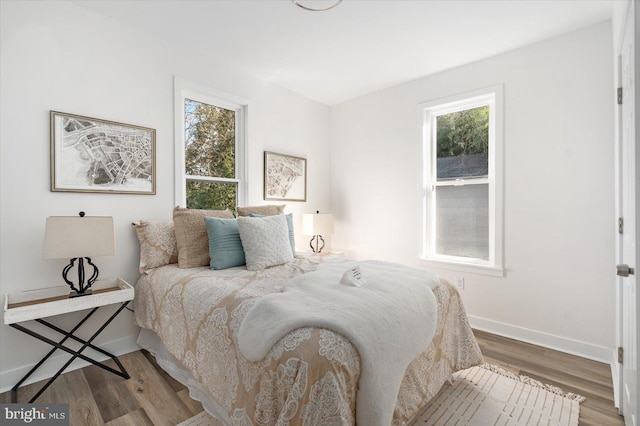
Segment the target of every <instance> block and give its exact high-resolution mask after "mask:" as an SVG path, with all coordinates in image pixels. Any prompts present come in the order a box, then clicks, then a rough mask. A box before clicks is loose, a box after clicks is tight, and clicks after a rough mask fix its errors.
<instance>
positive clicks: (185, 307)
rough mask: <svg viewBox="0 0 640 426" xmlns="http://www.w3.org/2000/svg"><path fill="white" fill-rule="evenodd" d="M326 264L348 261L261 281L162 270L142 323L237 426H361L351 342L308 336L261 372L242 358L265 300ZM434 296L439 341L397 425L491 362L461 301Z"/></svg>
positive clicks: (140, 306) (141, 306)
mask: <svg viewBox="0 0 640 426" xmlns="http://www.w3.org/2000/svg"><path fill="white" fill-rule="evenodd" d="M323 261H326V262H340V261H343V260H342V259H341V258H340V257H336V256H313V257H303V258H296V259H294V260H293V261H292V262H290V263H288V264H286V265H282V266H276V267H272V268H267V269H263V270H261V271H247V270H246V269H245V268H244V267H238V268H231V269H226V270H220V271H212V270H210V269H209V268H206V267H203V268H191V269H179V268H178V267H177V265H167V266H163V267H160V268H156V269H154V270H153V271H151V272H150V273H149V274H147V275H142V276H141V277H140V279H139V280H138V283H137V286H136V298H135V314H136V320H137V322H138V324H139V325H140V326H141V327H143V328H146V329H150V330H152V331H154V332H155V333H156V334H157V335H158V336H159V337H160V339H161V340H162V341H163V343H164V346H165V347H166V349H167V350H168V352H169V353H170V354H171V355H173V356H174V357H175V358H176V359H177V360H178V361H179V362H180V363H181V364H182V365H183V366H184V367H185V368H186V369H187V370H189V371H190V372H191V374H192V375H193V376H194V378H195V379H196V380H197V381H198V382H199V383H200V385H201V386H202V388H204V389H206V391H207V393H208V394H209V396H210V397H211V398H212V399H214V400H215V401H216V402H217V405H218V406H219V407H222V410H224V411H226V413H220V412H218V413H211V414H213V415H216V416H218V417H222V418H221V420H222V421H224V422H225V423H227V424H229V425H242V426H245V425H247V426H249V425H256V426H257V425H276V424H277V425H288V424H298V425H353V424H355V399H356V392H357V389H358V379H359V375H360V360H359V356H358V353H357V352H356V350H355V349H354V347H353V346H352V345H351V343H349V341H348V340H346V339H345V338H344V337H342V336H340V335H338V334H336V333H334V332H331V331H328V330H325V329H317V328H300V329H298V330H295V331H293V332H291V333H289V334H288V335H287V336H285V337H284V338H283V339H281V340H280V341H279V342H278V343H277V344H276V345H275V346H274V347H273V348H272V349H271V351H270V352H269V354H268V355H267V356H266V357H265V359H263V360H262V361H259V362H250V361H248V360H246V359H245V358H244V357H243V356H242V355H241V354H240V351H239V349H238V342H237V333H238V329H239V327H240V324H241V323H242V319H243V318H244V316H245V315H246V313H247V311H248V310H249V308H251V306H253V304H254V303H256V301H257V300H258V298H259V297H260V296H262V295H265V294H268V293H272V292H276V291H280V289H281V288H282V286H283V285H284V283H286V282H287V281H288V280H290V279H291V278H293V277H295V276H297V275H299V274H302V273H306V272H310V271H313V270H315V269H316V268H317V266H318V264H319V262H323ZM434 294H435V296H436V300H437V301H438V322H437V326H436V333H435V337H434V338H433V340H432V342H431V344H430V345H429V347H428V349H427V350H426V351H425V352H424V353H423V354H422V355H420V356H419V357H417V358H416V359H414V360H413V361H412V362H411V364H410V365H409V367H408V368H407V371H406V372H405V375H404V378H403V381H402V385H401V387H400V393H399V395H398V401H397V403H396V407H395V411H394V418H393V425H405V424H407V423H408V422H409V421H410V420H411V419H412V418H413V417H414V416H415V415H416V414H418V412H419V411H420V410H421V408H422V407H424V406H425V404H426V403H427V402H428V401H429V400H430V399H431V398H432V397H433V396H435V394H436V393H437V392H438V391H439V390H440V388H441V386H442V384H443V383H444V382H445V381H446V380H448V379H449V377H450V375H451V373H452V372H454V371H457V370H461V369H465V368H468V367H471V366H473V365H477V364H480V363H481V362H482V355H481V353H480V349H479V348H478V345H477V343H476V340H475V338H474V337H473V333H472V331H471V328H470V327H469V323H468V320H467V317H466V313H465V311H464V307H463V305H462V302H461V300H460V297H459V295H458V293H457V291H456V290H455V289H454V288H453V287H452V286H451V285H449V284H448V283H446V282H444V281H442V282H441V285H439V286H437V287H436V288H435V289H434Z"/></svg>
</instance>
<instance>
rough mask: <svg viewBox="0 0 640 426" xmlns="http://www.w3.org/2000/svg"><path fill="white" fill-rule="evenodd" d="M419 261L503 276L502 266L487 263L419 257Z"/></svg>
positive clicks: (430, 265) (459, 269) (456, 269)
mask: <svg viewBox="0 0 640 426" xmlns="http://www.w3.org/2000/svg"><path fill="white" fill-rule="evenodd" d="M420 263H422V264H423V265H425V266H427V267H431V268H442V269H450V270H453V271H460V272H469V273H473V274H481V275H489V276H492V277H504V268H502V267H499V266H489V265H474V264H471V263H466V262H456V261H452V260H442V259H431V258H425V257H421V258H420Z"/></svg>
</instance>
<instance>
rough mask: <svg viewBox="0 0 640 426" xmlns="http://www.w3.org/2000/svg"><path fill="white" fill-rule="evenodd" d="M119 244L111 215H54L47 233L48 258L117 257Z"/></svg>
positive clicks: (46, 247) (46, 250) (49, 219)
mask: <svg viewBox="0 0 640 426" xmlns="http://www.w3.org/2000/svg"><path fill="white" fill-rule="evenodd" d="M115 254H116V244H115V236H114V227H113V218H112V217H110V216H85V217H80V216H51V217H48V218H47V222H46V227H45V233H44V258H45V259H70V258H74V257H93V256H114V255H115Z"/></svg>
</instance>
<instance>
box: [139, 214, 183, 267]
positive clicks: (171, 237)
mask: <svg viewBox="0 0 640 426" xmlns="http://www.w3.org/2000/svg"><path fill="white" fill-rule="evenodd" d="M133 225H134V226H135V228H136V235H137V236H138V241H139V242H140V267H139V270H140V273H141V274H143V273H145V272H146V271H148V270H150V269H153V268H157V267H160V266H164V265H169V264H171V263H178V247H177V245H176V234H175V232H174V229H173V221H171V220H168V221H163V222H147V221H144V220H141V221H139V222H135V223H134V224H133Z"/></svg>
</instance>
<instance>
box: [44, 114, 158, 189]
mask: <svg viewBox="0 0 640 426" xmlns="http://www.w3.org/2000/svg"><path fill="white" fill-rule="evenodd" d="M155 147H156V131H155V129H150V128H147V127H140V126H134V125H131V124H123V123H116V122H113V121H107V120H100V119H97V118H91V117H84V116H81V115H74V114H66V113H62V112H57V111H51V191H54V192H57V191H63V192H104V193H119V194H151V195H153V194H155V193H156V176H155V170H156V167H155V162H156V158H155Z"/></svg>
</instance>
